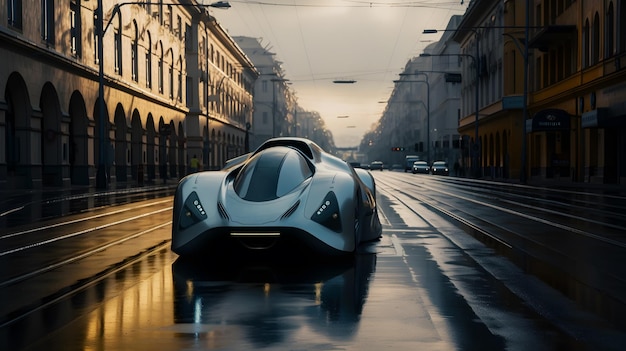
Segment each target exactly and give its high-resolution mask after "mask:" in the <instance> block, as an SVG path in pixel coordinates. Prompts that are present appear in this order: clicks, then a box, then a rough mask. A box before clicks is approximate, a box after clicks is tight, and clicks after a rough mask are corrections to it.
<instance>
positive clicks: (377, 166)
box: [370, 161, 383, 171]
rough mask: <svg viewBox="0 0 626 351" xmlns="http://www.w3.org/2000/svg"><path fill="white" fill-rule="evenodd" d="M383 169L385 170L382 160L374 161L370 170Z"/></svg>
mask: <svg viewBox="0 0 626 351" xmlns="http://www.w3.org/2000/svg"><path fill="white" fill-rule="evenodd" d="M378 170H380V171H382V170H383V162H382V161H374V162H372V163H370V171H378Z"/></svg>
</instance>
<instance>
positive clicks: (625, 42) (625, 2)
mask: <svg viewBox="0 0 626 351" xmlns="http://www.w3.org/2000/svg"><path fill="white" fill-rule="evenodd" d="M617 12H618V13H619V15H618V16H617V18H619V19H623V18H626V0H620V1H619V3H618V5H617ZM617 26H618V31H617V43H618V45H617V51H618V52H620V53H621V52H626V21H619V22H618V23H617Z"/></svg>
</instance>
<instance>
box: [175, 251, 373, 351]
mask: <svg viewBox="0 0 626 351" xmlns="http://www.w3.org/2000/svg"><path fill="white" fill-rule="evenodd" d="M375 260H376V256H375V255H374V254H365V255H357V256H356V257H355V258H354V259H350V260H341V261H333V262H329V263H321V262H307V263H305V262H299V263H295V264H294V263H291V264H286V265H285V264H280V263H278V264H272V263H269V264H267V263H260V264H259V263H249V264H244V265H236V266H233V265H229V266H228V267H224V266H221V267H219V268H218V266H215V265H211V264H209V265H207V264H202V263H199V262H188V261H182V260H180V259H179V260H178V261H176V262H175V263H174V264H173V266H172V271H173V277H174V293H175V296H176V298H175V300H174V311H175V313H174V318H175V322H176V324H177V330H178V331H179V332H180V333H185V334H186V335H188V336H189V337H192V338H197V337H200V338H202V339H204V338H206V337H207V336H208V335H215V333H216V332H217V333H218V334H223V335H224V336H225V335H226V334H227V330H228V329H229V328H236V329H238V330H237V334H238V335H239V334H241V335H240V337H238V338H236V339H231V338H228V337H226V338H223V340H220V343H224V344H225V345H229V346H234V345H233V344H232V343H234V342H236V343H237V344H239V343H242V342H243V343H245V344H247V345H245V344H244V345H241V344H239V345H237V348H242V347H243V346H245V347H243V348H246V347H249V349H259V348H264V347H268V346H273V345H281V347H282V346H284V345H285V344H286V343H287V344H288V343H289V342H290V341H291V339H292V335H291V334H297V335H299V338H304V339H308V340H316V342H319V341H320V340H325V339H327V340H333V342H346V341H350V340H351V339H353V338H354V336H355V335H356V334H357V330H358V324H359V320H360V316H361V312H362V309H363V304H364V303H365V300H366V298H367V291H368V284H369V280H370V275H371V274H372V272H373V271H374V268H375ZM198 325H203V326H204V327H205V328H210V329H211V330H210V332H207V333H205V334H206V335H203V333H198V331H197V329H196V328H197V326H198ZM231 331H232V329H231ZM228 339H230V340H228ZM216 341H217V340H216Z"/></svg>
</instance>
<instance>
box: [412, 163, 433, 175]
mask: <svg viewBox="0 0 626 351" xmlns="http://www.w3.org/2000/svg"><path fill="white" fill-rule="evenodd" d="M411 172H412V173H413V174H416V173H425V174H428V173H429V172H430V167H429V166H428V163H426V161H415V162H413V168H412V170H411Z"/></svg>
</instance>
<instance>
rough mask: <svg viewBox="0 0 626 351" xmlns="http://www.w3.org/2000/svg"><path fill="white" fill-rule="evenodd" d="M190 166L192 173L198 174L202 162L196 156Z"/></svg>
mask: <svg viewBox="0 0 626 351" xmlns="http://www.w3.org/2000/svg"><path fill="white" fill-rule="evenodd" d="M190 165H191V173H196V172H197V171H198V168H200V160H199V159H198V158H197V157H196V155H195V154H194V155H193V157H192V158H191V161H190Z"/></svg>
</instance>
